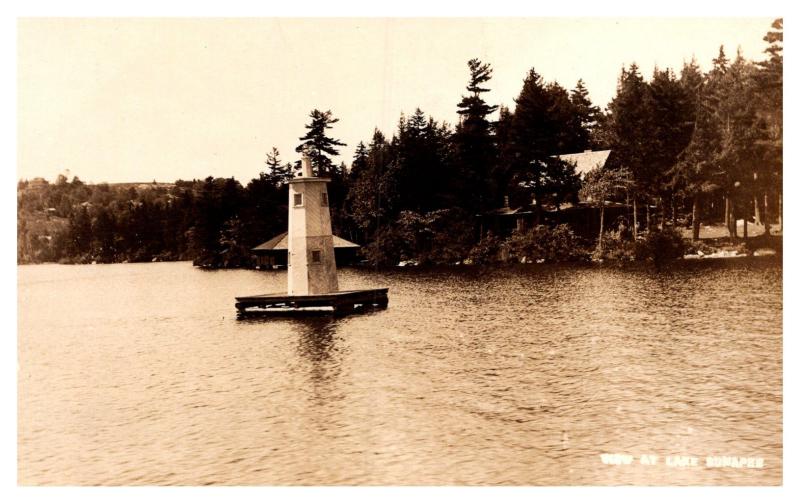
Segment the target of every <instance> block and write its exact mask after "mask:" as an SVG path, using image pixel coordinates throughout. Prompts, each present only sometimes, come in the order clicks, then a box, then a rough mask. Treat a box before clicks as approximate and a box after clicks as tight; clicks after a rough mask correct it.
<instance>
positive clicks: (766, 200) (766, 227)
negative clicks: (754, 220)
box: [761, 192, 769, 236]
mask: <svg viewBox="0 0 800 503" xmlns="http://www.w3.org/2000/svg"><path fill="white" fill-rule="evenodd" d="M761 218H763V219H764V235H765V236H769V196H768V195H767V193H766V192H765V193H764V214H763V215H762V216H761Z"/></svg>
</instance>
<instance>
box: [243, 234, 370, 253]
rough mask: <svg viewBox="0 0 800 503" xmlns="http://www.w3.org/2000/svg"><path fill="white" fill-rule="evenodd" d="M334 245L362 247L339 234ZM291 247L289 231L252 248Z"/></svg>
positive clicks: (336, 246) (286, 248)
mask: <svg viewBox="0 0 800 503" xmlns="http://www.w3.org/2000/svg"><path fill="white" fill-rule="evenodd" d="M333 247H334V248H360V247H361V246H360V245H357V244H355V243H352V242H350V241H348V240H346V239H342V238H340V237H339V236H333ZM288 249H289V233H288V232H282V233H280V234H278V235H277V236H275V237H274V238H272V239H270V240H269V241H265V242H263V243H261V244H260V245H258V246H256V247H255V248H253V249H252V251H272V250H279V251H280V250H288Z"/></svg>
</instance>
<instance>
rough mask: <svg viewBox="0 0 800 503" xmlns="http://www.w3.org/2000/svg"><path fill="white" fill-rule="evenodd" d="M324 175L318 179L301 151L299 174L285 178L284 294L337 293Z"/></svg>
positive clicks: (326, 182) (326, 181) (307, 158)
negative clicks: (286, 244)
mask: <svg viewBox="0 0 800 503" xmlns="http://www.w3.org/2000/svg"><path fill="white" fill-rule="evenodd" d="M328 182H330V179H328V178H318V177H316V176H314V174H313V172H312V170H311V159H310V158H309V156H308V153H306V152H303V156H302V170H301V173H300V176H299V177H297V178H293V179H291V180H290V181H289V260H288V262H289V264H288V275H287V276H288V283H289V285H288V292H287V293H288V294H289V295H316V294H326V293H331V292H337V291H338V290H339V280H338V278H337V275H336V258H335V256H334V253H333V233H332V231H331V213H330V209H329V207H328Z"/></svg>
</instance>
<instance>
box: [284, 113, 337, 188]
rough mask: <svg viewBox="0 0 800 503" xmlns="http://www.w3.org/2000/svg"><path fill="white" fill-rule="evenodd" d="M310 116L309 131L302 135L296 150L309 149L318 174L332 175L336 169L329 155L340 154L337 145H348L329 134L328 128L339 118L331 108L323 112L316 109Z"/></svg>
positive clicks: (312, 163)
mask: <svg viewBox="0 0 800 503" xmlns="http://www.w3.org/2000/svg"><path fill="white" fill-rule="evenodd" d="M309 116H310V117H311V123H310V124H306V126H305V127H306V129H308V132H307V133H306V134H305V136H302V137H300V141H301V142H302V143H301V144H300V145H298V146H297V148H296V149H295V150H296V151H297V152H303V151H304V150H305V151H308V154H309V157H310V158H311V165H312V167H313V168H314V170H315V172H316V175H317V176H330V174H331V173H332V172H333V170H334V164H333V161H331V159H330V157H328V156H335V155H339V151H338V150H337V149H336V147H345V146H347V145H346V144H345V143H342V142H341V141H339V140H336V139H334V138H330V137H329V136H327V130H328V129H331V128H332V127H333V124H336V123H337V122H339V119H336V118H334V117H333V113H332V112H331V111H330V110H328V111H326V112H321V111H319V110H317V109H314V110H312V111H311V113H310V114H309Z"/></svg>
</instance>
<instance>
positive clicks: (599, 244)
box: [597, 201, 606, 252]
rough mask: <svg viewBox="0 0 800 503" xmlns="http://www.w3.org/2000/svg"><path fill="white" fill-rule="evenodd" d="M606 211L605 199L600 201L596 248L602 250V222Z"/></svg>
mask: <svg viewBox="0 0 800 503" xmlns="http://www.w3.org/2000/svg"><path fill="white" fill-rule="evenodd" d="M605 213H606V205H605V201H601V202H600V237H598V238H597V249H598V250H600V251H601V252H602V251H603V224H604V217H605Z"/></svg>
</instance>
